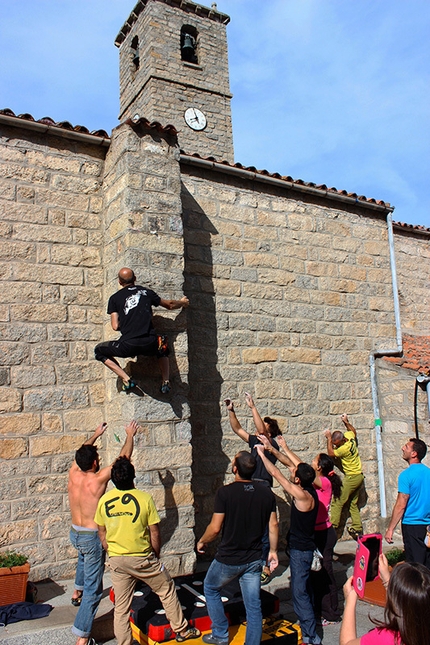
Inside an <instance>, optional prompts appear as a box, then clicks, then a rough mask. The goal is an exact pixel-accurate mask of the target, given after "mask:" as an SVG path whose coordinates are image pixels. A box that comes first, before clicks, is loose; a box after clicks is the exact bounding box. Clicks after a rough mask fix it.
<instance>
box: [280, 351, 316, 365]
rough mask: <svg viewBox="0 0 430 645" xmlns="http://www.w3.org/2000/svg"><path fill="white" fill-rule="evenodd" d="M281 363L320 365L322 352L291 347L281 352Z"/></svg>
mask: <svg viewBox="0 0 430 645" xmlns="http://www.w3.org/2000/svg"><path fill="white" fill-rule="evenodd" d="M279 356H280V360H281V361H285V362H288V363H312V364H315V365H318V364H320V363H321V352H320V351H319V350H316V349H309V348H304V347H289V348H281V349H280V350H279Z"/></svg>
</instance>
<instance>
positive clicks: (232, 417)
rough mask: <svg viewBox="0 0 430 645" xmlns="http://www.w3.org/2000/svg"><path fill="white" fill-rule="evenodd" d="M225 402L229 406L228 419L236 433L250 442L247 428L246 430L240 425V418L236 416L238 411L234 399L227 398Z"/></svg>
mask: <svg viewBox="0 0 430 645" xmlns="http://www.w3.org/2000/svg"><path fill="white" fill-rule="evenodd" d="M224 403H225V404H226V406H227V410H228V419H229V421H230V425H231V429H232V430H233V432H234V433H235V434H237V436H238V437H240V438H241V439H243V440H244V441H246V443H249V441H248V438H249V435H248V433H247V432H246V430H244V429H243V428H242V426H241V425H240V423H239V420H238V418H237V416H236V412H235V411H234V404H233V401H232V400H231V399H225V401H224Z"/></svg>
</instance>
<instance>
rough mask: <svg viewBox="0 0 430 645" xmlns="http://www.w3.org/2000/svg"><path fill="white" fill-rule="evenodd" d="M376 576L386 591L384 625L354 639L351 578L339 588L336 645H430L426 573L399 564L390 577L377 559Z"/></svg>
mask: <svg viewBox="0 0 430 645" xmlns="http://www.w3.org/2000/svg"><path fill="white" fill-rule="evenodd" d="M379 574H380V576H381V580H382V583H383V584H384V585H385V586H386V587H387V602H386V605H385V613H384V622H379V621H372V622H374V623H375V624H376V625H377V626H376V627H375V629H372V630H371V631H370V632H368V633H367V634H364V636H361V637H357V627H356V617H355V611H356V606H357V594H356V592H355V590H354V587H353V586H352V577H351V578H349V579H348V580H347V581H346V583H345V584H344V587H343V593H344V596H345V609H344V613H343V619H342V626H341V628H340V636H339V645H424V644H426V645H427V643H430V621H429V616H428V614H429V608H430V571H429V570H428V569H427V567H425V566H424V565H422V564H418V563H417V562H401V563H400V564H398V565H397V566H395V567H394V569H393V571H392V573H391V576H390V571H389V568H388V562H387V558H386V557H385V555H384V554H381V555H380V556H379Z"/></svg>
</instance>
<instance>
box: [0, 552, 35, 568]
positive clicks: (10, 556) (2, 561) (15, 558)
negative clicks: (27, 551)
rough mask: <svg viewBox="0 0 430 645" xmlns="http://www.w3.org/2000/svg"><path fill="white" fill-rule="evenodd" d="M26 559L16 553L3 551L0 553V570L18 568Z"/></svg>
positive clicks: (24, 556)
mask: <svg viewBox="0 0 430 645" xmlns="http://www.w3.org/2000/svg"><path fill="white" fill-rule="evenodd" d="M27 560H28V558H27V556H26V555H22V553H17V552H16V551H4V552H3V553H0V568H3V567H5V568H8V569H9V568H10V567H20V566H21V565H23V564H25V563H26V562H27Z"/></svg>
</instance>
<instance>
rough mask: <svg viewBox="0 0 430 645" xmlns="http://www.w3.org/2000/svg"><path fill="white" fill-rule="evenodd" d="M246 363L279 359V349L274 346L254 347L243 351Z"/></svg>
mask: <svg viewBox="0 0 430 645" xmlns="http://www.w3.org/2000/svg"><path fill="white" fill-rule="evenodd" d="M242 359H243V362H244V363H253V364H255V363H267V362H271V361H277V360H278V350H277V349H273V348H269V347H267V348H262V347H253V348H249V349H244V350H243V351H242Z"/></svg>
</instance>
